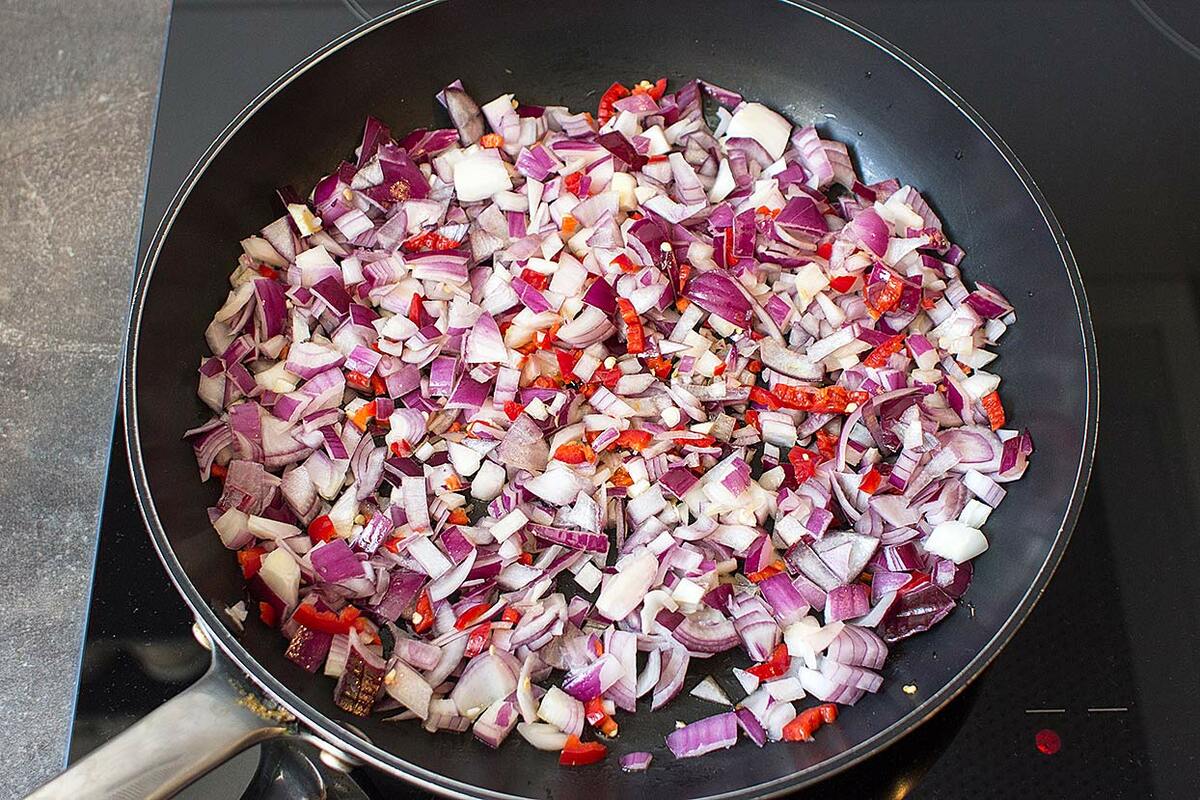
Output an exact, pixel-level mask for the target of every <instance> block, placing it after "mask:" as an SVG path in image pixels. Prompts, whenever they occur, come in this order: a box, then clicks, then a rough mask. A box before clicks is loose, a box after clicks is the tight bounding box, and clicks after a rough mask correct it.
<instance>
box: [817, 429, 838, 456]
mask: <svg viewBox="0 0 1200 800" xmlns="http://www.w3.org/2000/svg"><path fill="white" fill-rule="evenodd" d="M837 446H838V437H836V436H834V435H833V434H832V433H830V432H829V431H827V430H825V429H824V428H821V429H820V430H819V431H817V452H819V453H820V454H821V457H822V458H824V459H825V460H826V461H833V460H834V459H835V458H837Z"/></svg>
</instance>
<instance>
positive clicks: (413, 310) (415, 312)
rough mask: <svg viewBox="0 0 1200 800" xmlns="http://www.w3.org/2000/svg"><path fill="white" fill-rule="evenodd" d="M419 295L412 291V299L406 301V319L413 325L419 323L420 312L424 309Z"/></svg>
mask: <svg viewBox="0 0 1200 800" xmlns="http://www.w3.org/2000/svg"><path fill="white" fill-rule="evenodd" d="M422 302H423V301H422V300H421V295H419V294H417V293H416V292H414V293H413V296H412V300H410V301H409V302H408V319H409V321H410V322H412V324H414V325H420V324H421V313H422V312H423V311H424V310H425V307H424V306H423V305H421V304H422Z"/></svg>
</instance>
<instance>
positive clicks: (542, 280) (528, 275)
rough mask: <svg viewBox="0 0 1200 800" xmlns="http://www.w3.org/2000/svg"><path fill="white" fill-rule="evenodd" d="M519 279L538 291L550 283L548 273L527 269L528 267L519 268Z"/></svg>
mask: <svg viewBox="0 0 1200 800" xmlns="http://www.w3.org/2000/svg"><path fill="white" fill-rule="evenodd" d="M521 280H523V281H525V282H526V283H528V284H529V285H530V286H532V287H533V288H535V289H537V290H539V291H541V290H542V289H545V288H546V287H547V286H549V285H550V276H549V275H547V274H545V273H544V272H538V271H537V270H536V269H529V267H526V268H525V269H523V270H521Z"/></svg>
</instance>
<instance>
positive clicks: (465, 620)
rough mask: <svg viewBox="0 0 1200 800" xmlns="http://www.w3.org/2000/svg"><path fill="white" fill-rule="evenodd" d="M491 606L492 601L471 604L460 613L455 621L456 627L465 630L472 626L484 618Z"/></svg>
mask: <svg viewBox="0 0 1200 800" xmlns="http://www.w3.org/2000/svg"><path fill="white" fill-rule="evenodd" d="M491 607H492V606H491V604H490V603H477V604H476V605H473V606H471V607H470V608H468V609H467V610H466V611H464V612H463V613H461V614H459V615H458V619H456V620H455V621H454V627H455V628H457V629H458V630H460V631H465V630H466V629H467V628H469V627H471V626H472V625H473V624H475V623H476V622H478V621H479V620H480V619H482V618H483V615H484V614H486V613H487V610H488V609H489V608H491Z"/></svg>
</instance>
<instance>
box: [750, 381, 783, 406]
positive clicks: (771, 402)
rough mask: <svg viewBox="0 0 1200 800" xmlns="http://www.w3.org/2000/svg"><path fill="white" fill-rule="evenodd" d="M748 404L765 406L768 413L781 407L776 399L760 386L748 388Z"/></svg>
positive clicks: (781, 404)
mask: <svg viewBox="0 0 1200 800" xmlns="http://www.w3.org/2000/svg"><path fill="white" fill-rule="evenodd" d="M750 402H752V403H758V404H759V405H760V406H766V407H767V409H768V410H770V411H778V410H779V409H780V408H781V407H782V406H783V403H781V402H779V398H778V397H776V396H775V395H774V394H772V393H771V392H769V391H768V390H766V389H764V388H763V387H761V386H751V387H750Z"/></svg>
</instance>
